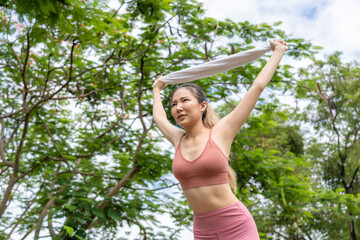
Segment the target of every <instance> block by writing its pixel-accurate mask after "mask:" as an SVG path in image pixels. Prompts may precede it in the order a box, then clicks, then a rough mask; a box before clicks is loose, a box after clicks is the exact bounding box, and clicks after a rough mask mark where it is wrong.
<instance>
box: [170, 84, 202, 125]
mask: <svg viewBox="0 0 360 240" xmlns="http://www.w3.org/2000/svg"><path fill="white" fill-rule="evenodd" d="M205 109H206V102H205V101H204V102H202V103H201V104H199V102H198V100H197V98H196V97H195V96H194V94H193V93H192V92H191V91H190V90H189V89H187V88H184V87H182V88H179V89H178V90H176V92H175V93H174V95H173V98H172V101H171V114H172V116H173V117H174V119H175V121H176V122H177V123H178V124H179V125H180V126H182V127H184V128H185V127H187V126H192V125H194V124H195V123H197V122H198V121H202V114H203V112H204V111H205Z"/></svg>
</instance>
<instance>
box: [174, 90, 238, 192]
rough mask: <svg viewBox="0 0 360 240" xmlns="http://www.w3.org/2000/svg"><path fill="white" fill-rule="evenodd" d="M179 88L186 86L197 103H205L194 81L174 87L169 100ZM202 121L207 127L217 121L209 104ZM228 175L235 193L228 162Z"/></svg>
mask: <svg viewBox="0 0 360 240" xmlns="http://www.w3.org/2000/svg"><path fill="white" fill-rule="evenodd" d="M179 88H186V89H188V90H190V91H191V92H192V94H194V96H195V97H196V98H197V100H198V102H199V104H200V103H202V102H203V101H205V102H206V103H207V102H208V101H207V98H206V95H205V93H204V90H203V89H202V88H201V87H200V86H199V85H196V84H194V83H184V84H182V85H180V86H178V87H177V88H175V89H174V91H173V92H172V93H171V95H170V100H171V101H172V98H173V96H174V93H175V92H176V91H177V90H178V89H179ZM202 121H203V123H204V125H205V127H207V128H213V127H214V125H215V124H216V122H217V121H218V117H217V116H216V114H215V113H214V111H213V110H212V108H211V107H210V105H209V104H208V105H207V107H206V109H205V111H204V112H203V115H202ZM228 176H229V181H230V186H231V187H232V189H233V191H234V193H236V188H237V182H236V172H235V171H234V169H232V168H231V166H230V164H229V169H228Z"/></svg>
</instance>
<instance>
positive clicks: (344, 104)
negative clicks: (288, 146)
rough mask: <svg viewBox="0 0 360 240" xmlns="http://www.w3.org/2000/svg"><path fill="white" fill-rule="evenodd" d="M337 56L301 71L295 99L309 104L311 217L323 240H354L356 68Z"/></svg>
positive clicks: (359, 156)
mask: <svg viewBox="0 0 360 240" xmlns="http://www.w3.org/2000/svg"><path fill="white" fill-rule="evenodd" d="M340 55H341V53H340V52H335V53H334V54H332V55H330V56H328V57H327V58H326V59H325V60H315V61H314V62H313V64H312V65H310V66H309V67H308V68H306V69H302V70H300V73H299V76H300V79H301V81H299V84H298V87H297V96H298V97H299V98H306V99H308V100H309V101H310V102H311V103H309V104H308V106H307V108H306V111H305V113H304V121H306V122H308V123H311V124H312V125H313V126H314V132H313V136H314V137H313V138H312V139H311V140H310V141H309V147H308V150H307V152H308V154H309V156H310V157H311V159H312V162H313V166H315V168H313V175H314V176H317V178H316V179H317V181H318V184H317V186H316V187H317V188H318V189H319V191H318V194H319V195H318V199H319V201H318V202H317V204H315V206H314V209H318V210H317V211H316V212H314V217H315V218H316V220H317V223H318V224H317V226H316V228H318V230H319V231H320V232H323V233H324V238H325V237H326V239H353V240H355V239H358V236H359V231H360V229H359V226H360V222H359V215H360V208H359V206H360V205H359V204H360V201H359V193H360V177H359V168H360V141H359V134H360V124H359V118H360V98H359V96H360V95H359V94H360V92H359V89H360V68H359V63H357V62H350V63H342V61H341V59H340Z"/></svg>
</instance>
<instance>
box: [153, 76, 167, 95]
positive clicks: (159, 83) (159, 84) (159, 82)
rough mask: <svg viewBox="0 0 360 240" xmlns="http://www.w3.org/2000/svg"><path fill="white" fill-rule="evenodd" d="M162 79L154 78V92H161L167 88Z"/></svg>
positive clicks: (160, 77) (161, 77) (159, 77)
mask: <svg viewBox="0 0 360 240" xmlns="http://www.w3.org/2000/svg"><path fill="white" fill-rule="evenodd" d="M163 78H164V77H163V76H158V77H157V78H156V80H155V82H154V85H153V89H154V90H158V91H161V90H163V89H164V88H165V87H166V86H167V84H166V83H164V81H163Z"/></svg>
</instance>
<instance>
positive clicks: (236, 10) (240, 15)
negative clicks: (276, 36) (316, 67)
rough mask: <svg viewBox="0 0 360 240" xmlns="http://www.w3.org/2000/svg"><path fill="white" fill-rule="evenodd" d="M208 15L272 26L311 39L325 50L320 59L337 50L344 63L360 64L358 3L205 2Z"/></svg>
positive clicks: (310, 0)
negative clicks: (357, 62) (277, 25)
mask: <svg viewBox="0 0 360 240" xmlns="http://www.w3.org/2000/svg"><path fill="white" fill-rule="evenodd" d="M201 2H203V3H204V7H205V8H206V9H207V13H206V15H207V16H209V17H213V18H216V19H220V20H222V19H224V18H230V19H232V20H234V21H239V22H241V21H245V20H248V21H249V22H251V23H253V24H256V23H263V22H265V23H268V24H272V23H274V22H277V21H282V22H283V24H282V25H280V26H279V27H280V28H281V29H283V30H285V31H286V33H288V34H292V36H294V37H298V38H304V39H307V40H310V41H311V42H312V43H313V44H315V45H319V46H322V47H323V50H322V51H320V53H319V56H318V57H323V56H324V55H327V54H331V53H333V52H335V51H341V52H343V60H344V61H346V62H347V61H351V60H357V61H359V62H360V44H359V39H360V30H359V29H360V14H359V12H360V1H359V0H288V1H280V0H221V1H220V0H202V1H201Z"/></svg>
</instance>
